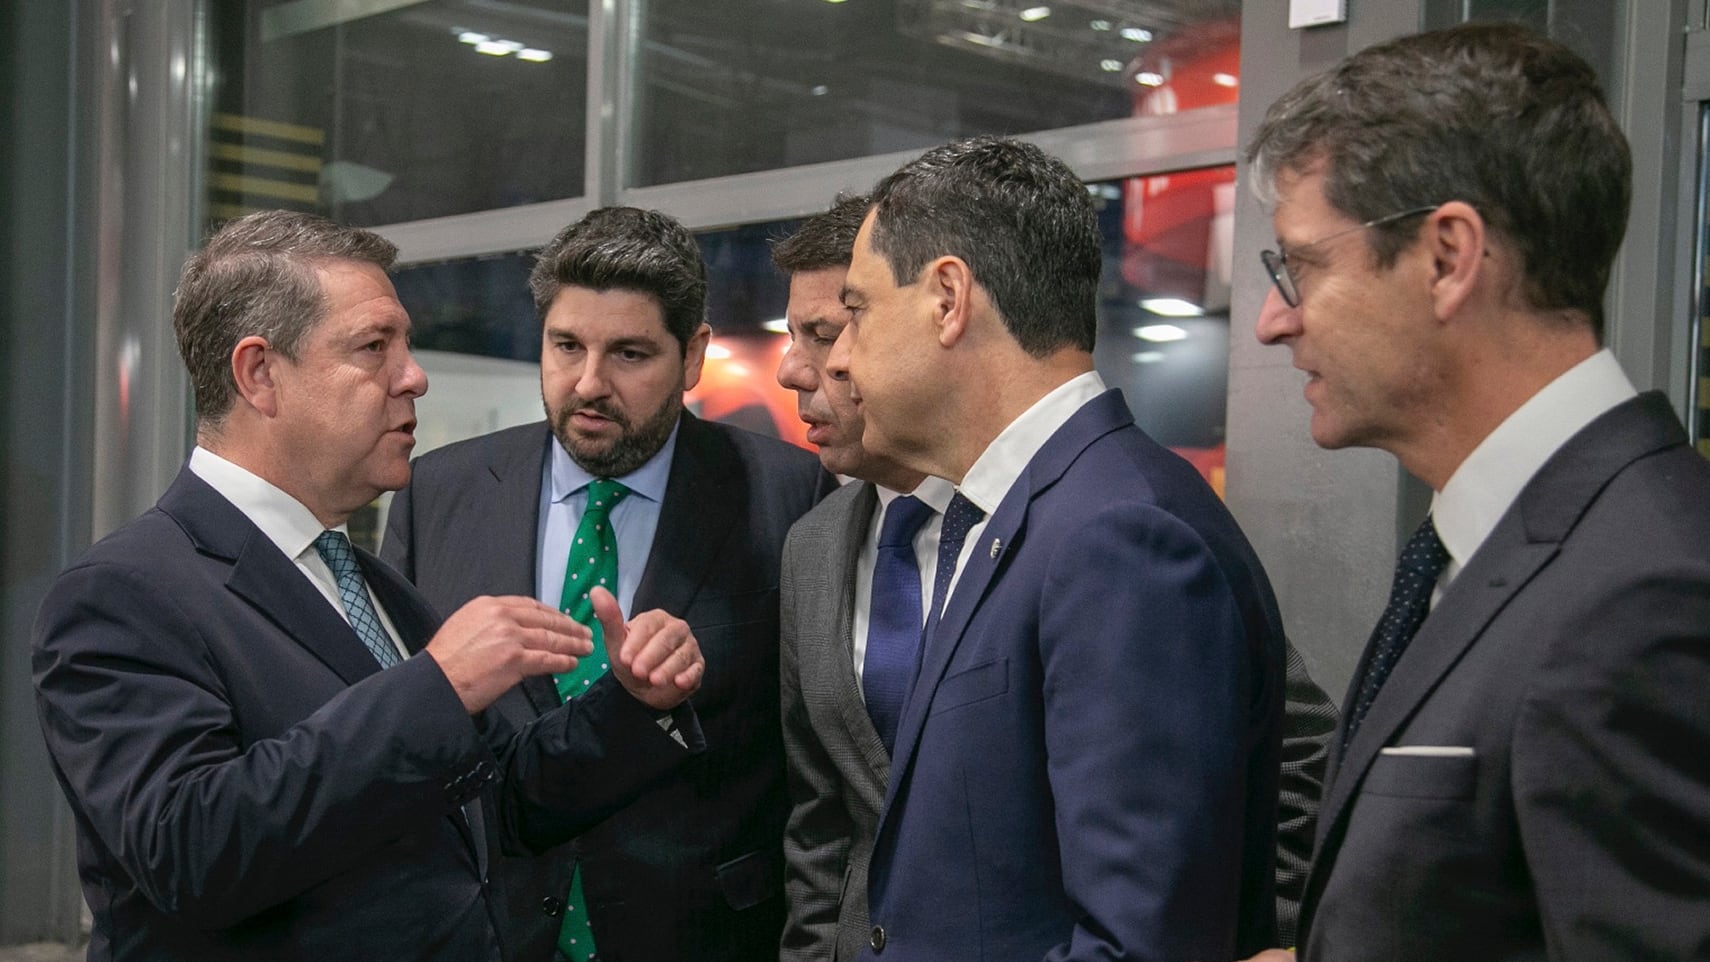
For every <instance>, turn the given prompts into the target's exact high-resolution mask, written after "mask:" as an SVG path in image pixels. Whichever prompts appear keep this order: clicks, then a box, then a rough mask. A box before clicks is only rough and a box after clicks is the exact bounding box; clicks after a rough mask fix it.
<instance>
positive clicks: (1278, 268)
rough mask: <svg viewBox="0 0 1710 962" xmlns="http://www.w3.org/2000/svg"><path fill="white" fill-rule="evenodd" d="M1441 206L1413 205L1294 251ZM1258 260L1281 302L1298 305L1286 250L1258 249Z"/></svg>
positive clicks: (1428, 211) (1298, 294)
mask: <svg viewBox="0 0 1710 962" xmlns="http://www.w3.org/2000/svg"><path fill="white" fill-rule="evenodd" d="M1441 206H1443V205H1441V204H1428V205H1426V206H1424V207H1413V208H1409V209H1408V210H1404V211H1401V212H1399V213H1395V214H1389V215H1387V216H1384V217H1379V218H1377V219H1376V220H1368V221H1366V222H1365V223H1364V224H1355V225H1354V226H1352V227H1349V228H1346V229H1344V230H1339V231H1336V232H1335V233H1334V234H1327V235H1325V236H1324V237H1320V238H1318V239H1317V240H1315V241H1312V242H1311V243H1309V244H1302V245H1300V246H1299V247H1296V248H1295V252H1296V253H1299V252H1300V251H1303V250H1305V249H1307V248H1308V247H1317V246H1318V245H1319V244H1323V243H1326V242H1329V241H1333V240H1335V239H1336V238H1338V237H1342V236H1344V235H1346V234H1352V233H1354V232H1355V231H1360V230H1365V229H1366V228H1368V227H1381V226H1383V225H1384V224H1388V223H1391V222H1392V221H1398V220H1400V219H1402V218H1403V217H1414V216H1416V215H1419V214H1426V213H1430V212H1431V211H1434V210H1436V209H1437V208H1438V207H1441ZM1259 260H1261V261H1264V262H1265V270H1267V271H1269V272H1270V275H1271V282H1272V283H1274V284H1276V286H1277V293H1278V294H1281V295H1282V299H1283V303H1284V304H1287V305H1288V306H1289V307H1299V306H1300V288H1298V287H1295V286H1294V275H1292V274H1290V273H1289V272H1288V252H1287V251H1283V252H1282V253H1280V254H1279V253H1277V252H1276V251H1260V252H1259Z"/></svg>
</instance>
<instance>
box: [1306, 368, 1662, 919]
mask: <svg viewBox="0 0 1710 962" xmlns="http://www.w3.org/2000/svg"><path fill="white" fill-rule="evenodd" d="M1685 442H1686V435H1685V432H1684V431H1683V430H1682V429H1681V427H1680V424H1679V422H1678V421H1676V420H1675V417H1674V413H1673V410H1672V409H1671V408H1670V407H1669V406H1668V401H1667V399H1666V398H1665V397H1664V396H1663V395H1661V394H1658V393H1655V392H1652V393H1649V394H1645V395H1641V396H1640V397H1637V398H1634V399H1633V400H1631V401H1628V402H1626V403H1624V404H1621V405H1619V406H1617V407H1616V408H1614V409H1613V410H1611V411H1609V412H1607V413H1605V414H1604V415H1603V416H1602V417H1599V418H1598V419H1597V420H1595V421H1593V422H1592V423H1591V424H1590V425H1587V426H1586V428H1585V429H1584V430H1582V431H1580V432H1579V433H1578V434H1576V435H1575V436H1574V437H1573V438H1572V439H1570V440H1569V441H1568V443H1567V444H1566V445H1564V446H1563V447H1562V449H1561V450H1560V451H1557V452H1556V453H1555V454H1554V455H1553V456H1552V457H1551V458H1550V459H1549V461H1547V462H1546V463H1545V464H1544V466H1543V467H1542V468H1540V469H1539V471H1538V474H1537V475H1536V476H1535V477H1533V478H1532V480H1531V481H1530V482H1528V483H1527V485H1526V487H1525V488H1524V489H1523V490H1522V491H1521V492H1520V496H1519V498H1517V499H1516V500H1515V503H1514V504H1513V506H1511V507H1510V508H1509V510H1508V512H1507V514H1505V515H1503V517H1502V520H1501V521H1499V522H1498V523H1497V526H1496V527H1495V529H1493V530H1492V531H1491V533H1490V536H1489V537H1488V538H1487V539H1485V542H1484V544H1483V545H1481V546H1480V547H1479V549H1478V551H1477V552H1476V553H1475V554H1474V555H1473V557H1472V558H1471V559H1470V560H1469V561H1468V563H1467V565H1466V567H1465V568H1464V569H1463V570H1462V571H1461V572H1460V574H1459V575H1457V576H1456V577H1455V580H1454V582H1453V583H1452V584H1450V586H1449V589H1448V590H1447V591H1445V592H1444V593H1443V596H1442V598H1440V599H1439V600H1438V602H1437V604H1436V606H1435V607H1433V609H1432V611H1431V614H1430V616H1429V617H1428V618H1426V620H1425V623H1424V624H1423V625H1421V626H1420V628H1419V633H1418V634H1417V635H1416V636H1415V637H1414V639H1413V641H1412V642H1411V643H1410V644H1409V645H1408V646H1407V650H1406V651H1405V652H1403V654H1402V656H1401V659H1400V660H1399V661H1398V662H1396V665H1395V668H1394V670H1393V671H1392V672H1391V673H1390V676H1389V678H1388V680H1386V681H1385V682H1384V685H1383V687H1382V688H1381V689H1380V690H1379V691H1378V694H1377V697H1376V698H1375V699H1374V700H1373V701H1372V705H1371V708H1370V710H1369V711H1368V712H1367V714H1366V718H1365V721H1364V722H1363V723H1362V724H1361V725H1360V730H1359V731H1358V732H1357V733H1356V734H1355V736H1354V739H1353V741H1351V742H1349V743H1348V750H1347V752H1346V754H1345V756H1344V757H1343V758H1342V759H1341V762H1340V764H1336V763H1335V762H1334V761H1332V766H1333V767H1332V769H1331V771H1330V772H1329V773H1328V786H1329V787H1328V789H1327V791H1326V793H1325V797H1324V803H1323V805H1322V806H1321V807H1320V809H1319V813H1318V839H1317V845H1316V847H1315V852H1314V856H1313V870H1312V874H1311V877H1310V879H1309V881H1308V886H1307V891H1306V894H1305V901H1304V902H1303V905H1302V909H1303V910H1302V914H1301V918H1302V920H1303V921H1305V920H1306V919H1308V918H1309V916H1310V914H1311V910H1312V909H1313V908H1315V903H1316V901H1317V896H1318V894H1319V893H1320V892H1322V890H1323V887H1324V884H1325V881H1326V879H1327V878H1328V876H1329V870H1330V866H1332V865H1333V864H1334V862H1335V854H1336V851H1337V849H1338V848H1339V847H1340V844H1341V840H1342V837H1343V834H1344V832H1345V831H1346V828H1347V819H1348V817H1349V805H1350V803H1351V801H1352V800H1353V797H1354V795H1355V793H1356V791H1357V790H1358V788H1359V786H1360V783H1361V782H1362V781H1363V780H1364V779H1365V775H1366V772H1367V770H1369V769H1370V768H1371V765H1372V763H1373V762H1374V761H1375V760H1376V759H1377V757H1378V755H1379V753H1380V751H1381V750H1382V749H1383V747H1384V746H1386V745H1388V744H1389V743H1390V742H1391V741H1392V740H1393V739H1394V738H1395V736H1396V733H1397V732H1398V731H1400V730H1401V729H1402V728H1403V727H1404V726H1405V725H1406V724H1407V722H1408V721H1409V719H1411V718H1412V717H1413V715H1414V713H1415V712H1417V711H1418V709H1419V707H1420V706H1421V705H1422V704H1423V703H1424V702H1425V700H1426V699H1427V698H1429V697H1430V695H1431V692H1432V691H1433V690H1435V689H1436V687H1437V685H1438V684H1439V683H1440V682H1441V681H1442V679H1443V678H1444V676H1446V675H1447V674H1448V673H1449V672H1450V671H1451V670H1452V669H1453V668H1454V666H1455V664H1456V663H1457V662H1459V661H1460V659H1461V657H1462V656H1463V655H1464V654H1465V653H1466V651H1467V649H1469V648H1470V647H1471V646H1472V645H1473V643H1474V642H1476V641H1477V640H1478V638H1479V637H1480V636H1481V635H1482V634H1483V633H1484V630H1485V628H1486V626H1488V625H1489V624H1490V622H1491V620H1492V619H1494V618H1495V617H1496V616H1497V614H1498V613H1499V612H1501V611H1502V609H1503V608H1504V607H1505V606H1506V605H1507V604H1508V603H1509V602H1510V601H1511V600H1513V598H1514V597H1515V596H1516V595H1517V594H1519V592H1520V591H1521V590H1522V589H1523V588H1525V586H1526V585H1527V584H1528V583H1529V582H1530V581H1531V580H1532V579H1533V578H1534V577H1536V576H1537V574H1538V573H1539V572H1540V571H1542V570H1543V569H1544V567H1545V566H1546V565H1548V564H1549V563H1550V561H1551V560H1552V559H1554V558H1555V556H1556V554H1557V553H1558V552H1559V551H1560V550H1561V543H1562V541H1563V540H1565V539H1566V538H1567V536H1568V534H1569V532H1570V531H1572V529H1573V526H1574V525H1575V524H1577V523H1578V521H1579V519H1580V517H1581V516H1582V515H1584V513H1585V511H1586V509H1587V508H1589V507H1590V505H1591V503H1592V502H1593V501H1594V500H1595V499H1596V497H1597V494H1598V493H1599V492H1600V491H1602V489H1603V488H1604V486H1606V485H1607V484H1608V483H1609V481H1610V479H1611V478H1613V477H1614V476H1615V475H1616V474H1617V473H1619V472H1620V471H1621V470H1622V469H1623V468H1625V467H1626V466H1627V465H1629V464H1631V463H1632V462H1633V461H1634V460H1636V459H1638V458H1640V457H1643V456H1645V455H1647V454H1651V453H1654V452H1656V451H1658V450H1661V449H1663V448H1666V447H1669V446H1671V445H1674V444H1684V443H1685ZM1370 657H1371V652H1370V651H1369V650H1368V651H1366V652H1365V653H1364V654H1363V655H1362V656H1361V658H1360V667H1359V669H1358V670H1357V673H1356V674H1355V676H1354V678H1355V681H1354V684H1358V679H1359V678H1360V677H1361V676H1362V675H1363V674H1364V672H1365V664H1366V661H1367V660H1368V659H1369V658H1370ZM1344 704H1346V702H1344ZM1346 724H1347V721H1346V719H1344V720H1343V726H1345V725H1346ZM1341 730H1342V726H1338V729H1337V731H1338V733H1340V731H1341ZM1301 934H1302V937H1303V941H1304V935H1305V929H1304V926H1303V928H1302V933H1301Z"/></svg>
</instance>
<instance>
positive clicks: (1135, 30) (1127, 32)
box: [1122, 27, 1152, 43]
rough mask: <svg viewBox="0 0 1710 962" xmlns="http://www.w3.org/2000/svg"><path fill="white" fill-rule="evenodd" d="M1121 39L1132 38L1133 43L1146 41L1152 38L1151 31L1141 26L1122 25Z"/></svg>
mask: <svg viewBox="0 0 1710 962" xmlns="http://www.w3.org/2000/svg"><path fill="white" fill-rule="evenodd" d="M1122 39H1124V40H1132V41H1134V42H1135V43H1146V42H1147V41H1149V40H1151V39H1152V31H1150V30H1146V29H1143V28H1141V27H1123V28H1122Z"/></svg>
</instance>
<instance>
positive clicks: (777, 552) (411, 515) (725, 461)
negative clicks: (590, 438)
mask: <svg viewBox="0 0 1710 962" xmlns="http://www.w3.org/2000/svg"><path fill="white" fill-rule="evenodd" d="M555 443H557V442H556V441H555V440H554V439H553V437H552V434H551V432H550V431H549V430H548V429H547V425H546V422H544V421H541V422H537V423H535V424H529V425H524V426H521V427H516V428H509V429H506V430H503V431H499V432H496V433H494V434H489V435H486V436H484V437H480V438H475V439H472V440H469V441H464V442H461V443H458V444H453V445H449V446H447V447H445V448H441V449H439V450H437V451H431V452H429V453H428V454H426V455H423V456H422V457H421V458H420V459H419V461H418V462H417V464H416V469H415V474H414V477H413V478H412V480H411V483H410V486H409V487H408V488H406V489H404V490H403V491H401V492H399V494H398V496H397V497H396V498H395V499H394V500H393V503H392V510H391V514H390V517H389V518H388V520H387V526H386V538H385V542H384V544H383V546H382V548H381V552H382V556H383V557H385V558H386V559H387V560H388V561H391V562H392V563H394V564H396V565H397V566H398V568H399V569H400V570H401V571H403V572H404V574H405V575H406V576H407V577H409V578H410V579H411V580H413V581H414V582H415V583H416V586H417V587H418V588H420V589H421V591H422V593H423V594H425V595H426V596H427V597H428V598H429V600H431V601H432V602H433V604H434V606H435V607H436V608H438V609H439V610H441V611H449V610H452V609H455V608H456V607H457V606H459V605H461V604H463V603H464V602H465V601H467V600H468V599H470V598H472V597H475V596H476V595H481V594H493V593H501V592H502V593H515V594H523V595H534V594H535V593H536V592H535V570H536V564H535V559H536V555H537V553H538V548H539V544H538V542H539V537H538V532H539V515H540V485H541V479H542V477H543V472H544V469H545V464H546V455H547V451H548V447H547V446H548V445H550V444H555ZM835 485H836V481H835V480H834V479H833V478H832V477H831V476H830V475H828V474H826V473H825V471H824V470H823V469H822V468H820V466H819V459H817V458H815V457H814V456H813V455H812V454H809V453H808V452H806V451H803V450H802V449H800V448H797V447H794V446H792V445H788V444H785V443H783V442H781V441H777V440H773V439H770V438H764V437H761V436H759V435H757V434H753V433H750V432H748V431H743V430H740V429H737V428H732V427H729V426H727V425H723V424H715V423H710V422H707V421H702V420H700V419H698V418H696V417H694V416H692V415H689V414H686V413H685V414H684V416H683V419H682V421H681V424H680V426H679V428H678V432H677V449H676V452H675V454H674V457H673V460H672V463H671V475H670V478H669V479H668V480H667V481H666V487H665V501H664V503H663V505H661V509H660V512H659V527H658V532H657V534H656V535H655V536H654V541H653V548H652V551H651V552H650V553H649V555H648V557H647V560H646V567H645V568H644V569H643V571H642V576H641V583H640V585H639V586H638V587H637V589H636V593H635V601H634V604H633V606H632V607H633V608H634V609H635V611H647V610H650V609H653V608H661V609H664V610H665V611H667V612H669V613H670V614H673V615H675V616H677V617H679V618H682V619H683V620H685V621H687V622H688V623H689V626H690V628H691V629H693V630H694V633H695V638H696V640H697V641H698V642H699V643H700V646H701V651H702V652H703V654H704V655H705V656H706V661H707V667H706V677H705V681H704V683H703V684H702V686H701V689H700V690H699V691H698V692H696V693H695V695H694V697H693V698H692V699H691V701H692V702H693V704H694V706H695V712H696V715H697V716H698V717H699V718H700V721H701V724H702V726H703V730H704V731H705V733H706V737H707V743H708V748H707V751H706V753H705V754H704V755H702V756H700V757H698V758H696V759H694V760H692V761H690V762H689V763H688V764H686V765H684V766H683V767H682V768H681V769H679V770H677V771H676V772H674V773H673V774H672V775H671V776H669V777H667V778H664V779H661V780H659V781H657V782H656V783H655V784H653V785H652V786H651V787H650V789H649V790H648V792H647V793H646V794H644V795H642V796H641V797H639V798H637V799H636V800H635V802H634V803H632V804H630V805H628V806H625V807H624V808H623V810H621V811H619V812H617V813H615V814H614V815H613V816H612V817H611V818H609V819H607V820H606V821H605V822H603V823H602V824H600V825H599V826H598V827H596V828H593V829H591V830H590V831H587V832H585V833H584V834H582V835H581V837H580V838H578V839H577V840H576V842H575V843H574V844H573V845H570V846H567V847H566V848H565V849H563V850H561V851H557V852H550V853H546V854H544V855H541V856H539V857H534V858H504V859H500V860H498V862H497V864H496V865H495V867H494V879H495V881H496V882H498V887H499V890H500V897H501V899H503V901H504V904H505V917H506V923H505V937H506V939H507V940H508V941H509V942H510V943H511V944H512V945H513V946H514V947H515V948H516V950H517V957H518V958H519V959H522V960H525V962H547V960H549V959H550V958H551V957H552V947H553V945H554V943H555V942H556V939H557V933H558V928H559V913H560V912H561V911H562V910H563V901H562V900H563V897H564V895H565V893H566V892H567V891H569V887H570V879H571V873H572V870H573V869H574V868H575V866H576V865H577V864H578V862H579V863H580V864H581V865H582V866H583V880H582V884H583V890H584V892H585V893H586V896H587V901H588V915H589V921H590V922H591V924H592V925H593V928H594V943H595V945H596V946H597V947H598V949H599V953H600V958H601V959H602V960H605V962H623V960H634V962H666V960H672V959H684V960H688V959H693V960H696V962H702V960H709V962H718V960H731V962H739V960H748V959H755V958H762V957H774V956H776V954H777V948H778V937H779V933H780V931H781V930H782V928H783V919H784V905H783V895H782V893H783V841H782V839H783V829H784V819H785V815H786V812H787V807H788V802H787V799H786V796H785V789H784V757H783V745H782V735H781V732H780V722H779V718H778V564H779V558H780V556H781V555H782V553H783V545H784V535H785V534H786V533H787V532H788V531H789V528H790V525H791V524H793V523H794V522H795V520H796V519H797V518H798V517H800V516H801V515H802V514H804V513H806V511H807V510H808V509H809V508H811V507H813V505H814V503H815V502H816V501H818V500H819V498H820V497H821V496H822V495H823V494H824V493H826V492H827V491H829V490H831V489H832V488H833V487H835ZM619 563H620V564H627V563H628V562H627V561H625V560H623V559H620V561H619ZM634 613H635V612H634V611H632V612H626V614H634ZM578 700H579V698H578ZM558 703H559V698H558V693H557V691H556V689H554V687H553V685H552V681H551V679H550V678H544V677H543V678H536V679H530V680H528V681H526V682H524V683H523V684H522V685H519V686H518V687H516V688H514V689H512V690H511V691H510V692H507V693H506V694H505V695H504V696H503V697H501V698H500V699H499V701H498V702H497V703H495V704H494V706H493V707H494V710H495V711H496V712H499V713H501V714H503V715H504V716H505V717H506V718H508V719H509V720H511V721H512V722H513V723H514V724H518V725H526V724H527V723H528V722H530V721H532V720H533V719H534V718H535V717H536V716H538V715H540V714H542V713H544V712H548V711H551V710H553V709H554V708H555V707H556V706H557V705H558Z"/></svg>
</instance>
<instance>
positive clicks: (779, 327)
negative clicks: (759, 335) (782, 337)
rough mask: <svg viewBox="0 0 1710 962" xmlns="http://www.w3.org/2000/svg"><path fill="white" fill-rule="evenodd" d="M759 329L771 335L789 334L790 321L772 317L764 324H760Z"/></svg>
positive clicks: (784, 318)
mask: <svg viewBox="0 0 1710 962" xmlns="http://www.w3.org/2000/svg"><path fill="white" fill-rule="evenodd" d="M760 329H761V330H763V331H771V332H772V333H773V334H788V333H790V321H789V318H786V317H774V318H773V319H771V320H769V321H767V322H765V323H764V324H761V325H760Z"/></svg>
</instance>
